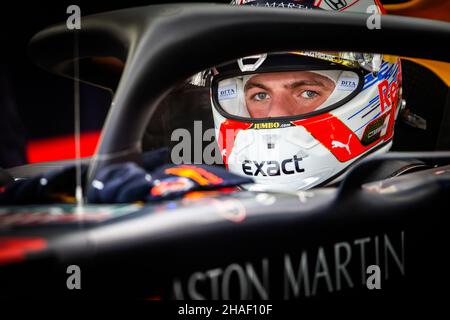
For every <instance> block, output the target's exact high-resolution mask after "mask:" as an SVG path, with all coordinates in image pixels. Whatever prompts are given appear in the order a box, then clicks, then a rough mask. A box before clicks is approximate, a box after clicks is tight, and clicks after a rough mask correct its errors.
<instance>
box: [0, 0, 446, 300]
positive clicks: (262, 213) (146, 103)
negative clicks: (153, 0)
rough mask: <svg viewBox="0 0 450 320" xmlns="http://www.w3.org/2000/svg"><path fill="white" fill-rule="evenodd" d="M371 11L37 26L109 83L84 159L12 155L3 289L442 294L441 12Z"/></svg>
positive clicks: (53, 53) (137, 15)
mask: <svg viewBox="0 0 450 320" xmlns="http://www.w3.org/2000/svg"><path fill="white" fill-rule="evenodd" d="M248 2H249V3H250V2H251V1H248ZM306 2H308V1H306ZM313 2H314V1H313ZM354 7H357V5H356V4H355V6H354ZM381 21H382V28H381V29H377V30H368V29H367V14H354V13H353V14H351V13H342V14H334V13H333V12H327V11H326V10H311V12H310V11H305V10H287V9H286V10H283V9H278V8H258V7H254V6H244V7H233V6H221V5H200V4H189V5H183V6H182V7H180V6H179V5H157V6H149V7H144V8H132V9H125V10H119V11H114V12H108V13H103V14H99V15H94V16H88V17H85V18H83V28H81V29H79V30H70V31H69V30H67V28H66V25H65V24H60V25H56V26H53V27H50V28H48V29H46V30H44V31H42V32H40V33H39V34H37V35H36V36H35V37H34V38H33V39H32V40H31V42H30V53H31V56H32V57H33V59H35V61H36V62H37V63H38V64H39V65H40V66H41V67H43V68H45V69H47V70H50V71H52V72H56V73H58V74H62V75H64V76H69V77H74V71H76V70H77V69H79V70H81V72H80V73H79V74H77V75H78V77H77V81H78V80H81V81H84V82H87V83H91V84H92V83H93V84H95V85H98V86H103V87H108V88H110V89H111V90H113V91H114V98H113V102H112V104H111V108H110V111H109V114H108V118H107V121H106V123H105V125H104V128H103V131H102V135H101V138H100V141H99V145H98V148H97V151H96V153H95V155H93V157H92V158H87V159H82V160H75V161H73V162H71V163H69V166H67V164H68V163H67V162H65V163H62V164H61V163H53V164H49V165H48V166H47V168H43V167H40V168H39V169H36V167H35V168H34V169H30V168H29V167H27V168H25V167H22V168H20V167H19V168H12V169H8V170H7V173H8V175H9V176H12V177H14V178H15V179H16V180H20V179H23V180H20V181H16V182H12V183H10V184H7V185H5V187H3V189H2V190H1V192H0V200H1V201H3V202H0V203H1V204H2V207H1V211H0V283H1V284H2V285H1V286H0V296H1V297H7V296H19V297H20V296H24V295H25V296H26V295H33V294H37V293H39V294H40V295H45V296H49V297H66V298H73V297H74V298H79V297H130V296H131V297H133V298H144V299H194V300H201V299H211V300H221V299H223V300H227V299H300V300H303V302H305V303H307V302H308V301H320V302H321V303H327V302H329V301H332V300H333V299H335V298H338V299H339V298H346V297H351V298H352V299H354V301H364V300H366V301H368V300H371V299H372V300H371V301H373V299H375V300H376V299H379V300H376V301H380V302H381V303H387V302H389V301H393V300H395V301H396V302H400V301H399V300H403V301H405V302H410V301H412V300H414V299H417V296H416V295H415V294H414V293H415V292H417V290H424V291H426V292H427V293H429V298H432V299H436V300H435V301H438V300H439V299H442V297H441V296H440V295H439V294H438V289H439V288H440V287H441V286H444V282H445V281H446V279H444V278H443V275H440V274H438V273H436V272H435V267H434V266H435V265H436V263H439V264H442V265H443V266H444V265H445V263H446V262H445V260H446V259H444V257H443V254H442V252H444V251H443V250H445V248H446V246H447V245H446V241H445V233H444V232H443V227H444V224H443V221H444V216H445V214H446V211H447V210H448V208H449V204H448V201H446V199H447V197H448V193H449V189H448V187H449V186H450V184H449V183H448V182H449V181H450V180H449V179H450V167H449V162H450V153H449V152H445V151H443V150H448V148H449V147H450V131H449V129H450V128H449V126H448V123H449V122H448V121H447V120H448V117H449V114H450V113H448V108H449V107H450V106H449V101H450V100H449V99H448V82H445V79H444V80H443V79H442V77H439V74H440V73H439V72H434V71H430V69H432V67H430V66H431V65H434V62H432V61H431V60H438V61H441V62H439V63H443V64H446V62H449V56H448V52H447V51H446V50H447V49H446V47H445V43H447V42H448V41H446V40H445V39H447V40H448V39H449V37H450V26H449V24H448V23H444V22H436V21H431V20H422V19H414V18H404V17H395V16H389V15H383V16H382V20H381ZM331 33H332V34H333V35H332V36H330V34H331ZM255 34H264V39H263V40H264V41H260V40H261V39H260V38H259V37H258V38H257V39H255ZM349 34H351V35H352V36H351V37H349V36H348V35H349ZM419 37H420V39H422V40H421V41H422V42H421V43H420V44H419V43H417V41H416V39H418V38H419ZM74 39H77V40H76V43H78V44H79V47H77V50H79V52H78V54H79V55H78V56H76V57H74V56H73V53H74ZM299 39H301V44H302V45H301V47H299V44H298V43H299V42H298V40H299ZM323 39H327V41H323ZM369 40H370V41H369ZM231 43H232V44H233V45H232V46H231V45H230V44H231ZM363 52H365V53H363ZM405 57H413V58H405ZM411 59H416V60H411ZM417 59H427V60H417ZM99 61H102V64H101V66H102V68H104V69H101V70H103V72H104V73H100V72H93V70H95V71H99V70H100V69H99V68H98V67H99V66H98V64H97V65H96V63H98V62H99ZM108 61H109V62H111V63H110V66H109V69H108V63H107V62H108ZM117 61H121V62H122V64H121V63H118V62H117ZM419 61H420V62H419ZM105 62H106V63H105ZM118 65H119V66H121V67H122V69H121V71H122V72H121V73H114V72H111V70H117V66H118ZM105 66H106V68H105ZM426 66H428V67H426ZM108 70H109V71H108ZM433 70H435V69H433ZM102 74H103V76H102ZM113 75H115V76H113ZM447 79H448V78H447ZM418 88H424V89H423V90H418ZM430 92H433V94H430ZM405 101H406V103H405ZM394 132H395V135H394ZM388 150H391V151H390V152H387V151H388ZM48 168H50V169H51V170H48ZM80 182H81V185H82V186H84V189H83V190H82V191H83V195H84V199H83V200H84V203H83V202H82V203H80V202H78V203H77V202H76V201H75V200H76V199H77V198H79V197H78V196H79V195H77V194H76V190H77V187H78V186H80V184H79V183H80ZM438 208H439V209H438ZM69 266H77V267H78V268H80V270H86V274H88V276H87V278H86V280H85V281H86V282H84V283H85V287H83V290H68V289H67V287H66V280H67V279H66V276H67V272H66V271H67V270H68V269H67V268H68V267H69ZM373 266H375V269H376V270H379V277H378V280H380V281H381V287H380V288H381V289H379V288H378V287H379V284H380V281H378V282H377V281H375V282H373V283H372V280H373V279H374V277H375V276H374V277H372V276H371V275H372V274H371V271H370V270H374V269H373V268H372V269H370V268H369V267H373ZM377 268H378V269H377ZM375 273H376V272H375ZM112 278H113V279H115V281H114V283H111V281H110V280H111V279H112ZM375 278H376V277H375ZM18 279H20V281H19V280H18ZM61 283H62V284H61ZM75 287H76V286H75ZM43 288H45V289H43ZM374 288H375V290H373V289H374Z"/></svg>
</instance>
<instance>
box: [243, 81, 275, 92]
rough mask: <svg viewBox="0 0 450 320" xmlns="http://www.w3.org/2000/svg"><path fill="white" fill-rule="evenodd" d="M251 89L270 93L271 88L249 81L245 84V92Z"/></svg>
mask: <svg viewBox="0 0 450 320" xmlns="http://www.w3.org/2000/svg"><path fill="white" fill-rule="evenodd" d="M251 88H260V89H263V90H266V91H269V88H267V87H266V86H265V85H263V84H262V83H258V82H252V81H248V82H247V83H246V84H245V87H244V91H247V90H250V89H251Z"/></svg>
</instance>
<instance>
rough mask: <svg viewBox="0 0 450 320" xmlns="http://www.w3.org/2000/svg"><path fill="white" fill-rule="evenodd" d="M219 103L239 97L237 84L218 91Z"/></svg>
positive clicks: (220, 88)
mask: <svg viewBox="0 0 450 320" xmlns="http://www.w3.org/2000/svg"><path fill="white" fill-rule="evenodd" d="M217 92H218V97H219V101H222V100H228V99H234V98H236V97H237V88H236V84H230V85H228V86H223V87H219V88H218V89H217Z"/></svg>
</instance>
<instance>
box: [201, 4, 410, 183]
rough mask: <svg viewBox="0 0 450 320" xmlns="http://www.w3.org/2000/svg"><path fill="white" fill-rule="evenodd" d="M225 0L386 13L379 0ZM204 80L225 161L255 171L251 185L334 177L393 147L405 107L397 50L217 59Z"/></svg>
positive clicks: (235, 167) (244, 171)
mask: <svg viewBox="0 0 450 320" xmlns="http://www.w3.org/2000/svg"><path fill="white" fill-rule="evenodd" d="M232 4H233V5H248V6H261V7H281V8H290V9H292V10H299V9H300V10H312V9H317V10H334V11H345V12H347V11H348V12H360V13H366V12H367V9H368V7H369V6H373V7H372V8H377V10H379V12H380V13H381V12H384V9H383V8H382V7H381V5H380V4H379V3H378V1H377V0H360V1H351V0H347V1H332V0H328V1H321V0H319V1H317V0H316V1H293V0H291V1H287V2H286V1H276V0H273V1H261V0H236V1H233V2H232ZM300 49H301V48H300ZM205 78H206V80H207V83H208V85H209V86H210V90H211V105H212V112H213V118H214V126H215V131H216V138H217V141H218V145H219V150H220V152H221V156H222V158H223V161H224V164H225V166H226V168H228V170H230V171H231V172H233V173H237V174H239V175H243V176H248V177H251V178H253V179H254V181H255V182H256V184H255V185H253V186H252V187H251V188H250V189H252V190H258V189H289V190H304V189H309V188H312V187H315V186H321V185H326V184H329V183H332V182H335V181H339V180H340V179H342V176H343V175H344V173H345V172H346V170H347V169H348V168H349V166H350V165H351V164H353V163H355V161H357V160H358V159H361V158H362V157H365V156H367V155H369V154H378V153H384V152H387V151H388V150H389V149H390V148H391V146H392V138H393V134H394V124H395V120H396V118H397V116H398V113H399V110H400V109H401V105H402V97H401V92H402V90H401V85H402V78H401V64H400V59H399V58H398V57H394V56H387V55H382V54H372V53H355V52H317V51H302V50H299V51H291V52H275V53H261V54H259V55H254V56H249V57H243V58H240V59H237V60H235V61H231V62H229V63H225V64H222V65H219V66H216V67H215V68H213V69H211V70H209V71H208V72H207V75H206V76H205Z"/></svg>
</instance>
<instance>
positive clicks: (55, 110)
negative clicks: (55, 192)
mask: <svg viewBox="0 0 450 320" xmlns="http://www.w3.org/2000/svg"><path fill="white" fill-rule="evenodd" d="M168 2H178V3H180V5H183V4H182V2H183V1H180V0H178V1H151V0H147V1H141V0H139V1H138V0H123V1H119V0H115V1H65V0H63V1H58V2H56V1H49V0H43V1H34V2H29V3H28V2H22V1H11V2H8V3H2V4H1V5H0V15H1V17H0V36H1V38H0V39H1V45H0V167H3V168H8V167H12V166H18V165H22V164H26V163H29V162H40V161H46V160H59V159H67V158H73V157H74V148H73V136H71V135H73V132H74V116H73V82H72V81H71V80H69V79H65V78H61V77H59V76H56V75H53V74H50V73H48V72H46V71H44V70H41V69H40V68H38V67H36V66H35V65H34V64H33V63H32V62H31V60H30V59H29V57H28V54H27V45H28V42H29V40H30V38H31V37H32V36H33V35H34V34H36V33H37V32H38V31H40V30H42V29H44V28H45V27H48V26H49V25H51V24H55V23H59V22H63V21H65V20H66V19H67V17H68V14H67V13H66V9H67V7H68V6H69V5H71V4H77V5H78V6H80V8H81V15H82V16H84V15H89V14H94V13H99V12H103V11H110V10H115V9H121V8H127V7H134V6H143V5H149V4H157V3H168ZM185 2H187V1H185ZM189 2H192V1H189ZM196 2H218V3H228V2H229V1H228V0H227V1H199V0H197V1H196ZM382 2H383V3H384V4H386V3H399V2H404V0H384V1H382ZM416 71H417V72H418V73H417V76H416V78H418V79H420V78H421V77H422V76H421V74H420V72H421V71H420V70H416ZM431 91H433V90H431ZM80 93H81V94H80V97H81V127H82V128H81V130H82V132H83V136H82V138H83V140H82V149H83V150H82V156H88V155H90V154H92V152H93V150H94V149H95V145H96V142H97V139H98V136H99V132H100V129H101V127H102V125H103V122H104V120H105V117H106V114H107V111H108V108H109V105H110V102H111V94H110V92H108V91H106V90H102V89H99V88H96V87H92V86H88V85H83V84H81V88H80ZM439 99H444V100H445V96H444V97H442V98H439ZM414 100H416V99H414ZM407 130H408V129H406V131H405V132H406V133H404V136H405V135H406V136H405V139H407V138H408V135H409V134H410V133H408V131H407ZM432 134H433V137H434V136H435V135H437V133H436V132H434V133H432ZM433 137H429V139H431V138H433ZM427 139H428V138H427ZM411 140H412V143H416V144H417V139H415V140H414V139H411Z"/></svg>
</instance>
